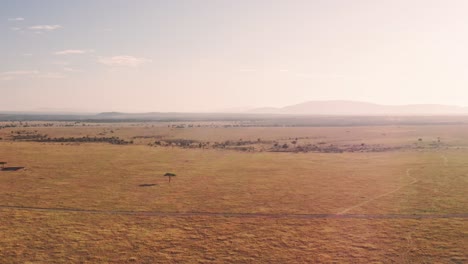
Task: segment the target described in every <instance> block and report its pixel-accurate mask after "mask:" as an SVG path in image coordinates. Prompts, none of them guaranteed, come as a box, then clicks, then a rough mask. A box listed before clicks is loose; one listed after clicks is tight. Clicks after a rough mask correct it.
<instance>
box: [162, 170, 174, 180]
mask: <svg viewBox="0 0 468 264" xmlns="http://www.w3.org/2000/svg"><path fill="white" fill-rule="evenodd" d="M164 176H166V177H168V178H169V182H171V178H172V177H175V176H176V175H175V174H174V173H171V172H166V174H164Z"/></svg>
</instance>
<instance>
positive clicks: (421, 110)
mask: <svg viewBox="0 0 468 264" xmlns="http://www.w3.org/2000/svg"><path fill="white" fill-rule="evenodd" d="M247 112H248V113H257V114H260V113H261V114H288V115H466V114H468V107H460V106H451V105H439V104H410V105H380V104H373V103H366V102H357V101H341V100H336V101H309V102H305V103H301V104H296V105H290V106H285V107H281V108H274V107H266V108H255V109H251V110H249V111H247Z"/></svg>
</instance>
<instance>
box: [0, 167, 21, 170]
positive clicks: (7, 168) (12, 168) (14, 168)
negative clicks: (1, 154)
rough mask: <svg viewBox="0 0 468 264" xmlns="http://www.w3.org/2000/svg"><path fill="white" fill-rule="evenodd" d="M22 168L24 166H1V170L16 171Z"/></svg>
mask: <svg viewBox="0 0 468 264" xmlns="http://www.w3.org/2000/svg"><path fill="white" fill-rule="evenodd" d="M21 169H24V167H4V168H1V170H2V171H18V170H21Z"/></svg>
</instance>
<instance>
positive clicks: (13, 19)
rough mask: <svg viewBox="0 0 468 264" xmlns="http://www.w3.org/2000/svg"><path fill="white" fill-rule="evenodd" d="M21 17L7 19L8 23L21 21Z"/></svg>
mask: <svg viewBox="0 0 468 264" xmlns="http://www.w3.org/2000/svg"><path fill="white" fill-rule="evenodd" d="M23 20H24V18H23V17H15V18H9V19H8V21H23Z"/></svg>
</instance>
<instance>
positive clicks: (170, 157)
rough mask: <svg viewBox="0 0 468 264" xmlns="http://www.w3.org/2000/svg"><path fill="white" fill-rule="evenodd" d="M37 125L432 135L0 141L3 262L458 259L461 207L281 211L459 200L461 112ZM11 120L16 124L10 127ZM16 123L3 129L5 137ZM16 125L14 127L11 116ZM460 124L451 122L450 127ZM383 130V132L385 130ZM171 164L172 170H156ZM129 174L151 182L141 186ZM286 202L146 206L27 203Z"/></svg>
mask: <svg viewBox="0 0 468 264" xmlns="http://www.w3.org/2000/svg"><path fill="white" fill-rule="evenodd" d="M103 126H105V125H102V126H91V127H63V128H58V127H47V128H44V127H38V128H25V129H32V130H39V131H41V132H44V133H47V134H49V135H54V136H70V135H73V136H82V135H88V134H89V135H95V134H99V133H102V131H103V130H104V128H105V129H106V130H107V131H109V130H110V129H112V130H113V131H114V132H113V133H112V134H115V135H117V136H120V137H122V138H131V137H133V136H148V135H164V136H166V137H172V138H185V139H198V140H212V141H213V140H230V139H231V140H236V139H238V138H244V139H246V140H248V139H256V138H259V137H261V138H266V139H272V140H278V139H281V138H290V137H292V138H294V137H308V138H309V139H310V140H324V139H325V140H326V141H327V142H351V141H356V142H366V144H367V143H368V142H378V143H379V144H411V143H414V141H416V140H417V139H418V138H423V139H424V140H425V141H429V140H434V139H436V138H437V137H441V138H442V140H443V141H444V142H446V144H447V145H446V146H444V147H443V148H437V149H421V150H414V149H412V150H401V151H388V152H378V153H374V152H364V153H271V152H252V153H251V152H238V151H232V150H217V149H182V148H171V147H149V146H146V145H145V144H133V145H111V144H104V143H83V144H66V143H65V144H61V143H37V142H12V141H9V140H8V139H4V140H2V141H0V161H7V162H8V165H10V166H25V167H26V168H25V169H24V170H19V171H16V172H6V171H3V172H2V171H0V205H1V206H3V207H2V208H1V209H0V218H1V219H2V221H1V223H0V259H2V260H3V261H2V262H5V263H18V262H27V261H30V262H33V263H54V262H55V263H64V262H65V263H66V262H88V263H96V262H112V263H119V262H126V261H128V262H136V263H181V262H188V263H204V262H208V263H210V262H213V263H223V262H224V263H225V262H230V263H310V262H312V263H313V262H316V263H327V262H328V263H333V262H348V263H350V262H351V263H465V262H467V261H468V255H467V253H466V252H468V250H467V249H468V219H467V218H453V217H452V218H446V219H335V218H332V219H297V218H288V217H287V214H418V215H421V214H422V215H438V214H467V213H468V196H467V195H466V193H467V191H468V163H467V159H466V157H468V150H466V149H465V148H463V146H464V145H463V144H466V142H468V140H467V139H468V134H464V133H462V132H463V131H465V130H467V129H466V128H464V127H460V126H431V127H429V126H418V127H416V126H413V127H388V126H387V127H348V128H346V127H334V128H323V127H317V128H264V127H262V128H222V127H218V128H215V127H201V128H197V127H194V128H186V129H173V128H168V127H167V126H162V125H159V126H154V127H153V126H152V125H148V124H143V125H139V126H134V125H131V124H126V125H122V124H120V125H115V124H114V125H112V126H110V125H109V126H107V127H104V128H103ZM15 129H18V128H15ZM15 129H12V128H9V129H2V130H0V136H3V137H4V138H6V137H7V136H8V135H9V134H10V133H11V131H14V130H15ZM21 129H22V128H21ZM460 130H461V131H462V132H460ZM384 134H385V135H384ZM166 172H173V173H175V174H177V176H176V177H174V178H173V180H172V181H171V183H169V182H168V179H167V178H166V177H164V176H163V175H164V174H165V173H166ZM142 184H155V185H154V186H148V187H141V186H140V185H142ZM5 206H14V207H15V206H16V207H21V206H23V207H38V208H76V209H86V210H103V211H116V210H123V211H142V212H146V211H153V212H213V213H219V212H223V213H250V214H255V213H258V214H278V215H281V214H285V216H286V217H283V218H271V217H255V218H249V217H243V218H237V217H232V216H231V217H223V216H219V215H214V216H206V215H193V216H177V215H175V216H174V215H172V216H154V215H153V216H149V215H146V216H145V215H138V214H136V215H121V214H106V213H90V212H72V211H70V212H66V211H36V210H24V209H19V208H16V209H15V208H6V207H5Z"/></svg>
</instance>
